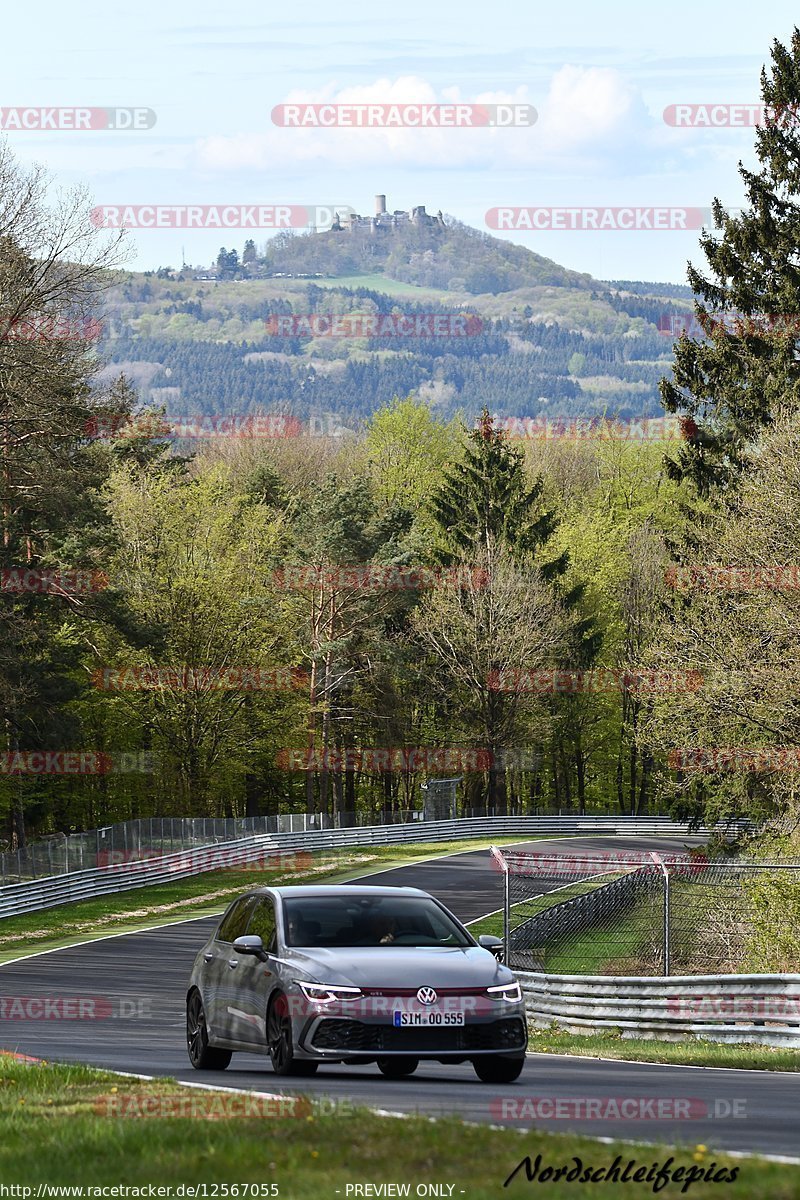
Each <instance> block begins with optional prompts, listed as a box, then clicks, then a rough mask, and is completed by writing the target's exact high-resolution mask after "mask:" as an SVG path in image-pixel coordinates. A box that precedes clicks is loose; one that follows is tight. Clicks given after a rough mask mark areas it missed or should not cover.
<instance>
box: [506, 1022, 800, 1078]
mask: <svg viewBox="0 0 800 1200" xmlns="http://www.w3.org/2000/svg"><path fill="white" fill-rule="evenodd" d="M528 1048H529V1049H530V1050H533V1051H535V1052H536V1053H538V1054H577V1055H579V1056H580V1057H581V1058H618V1059H623V1060H625V1061H628V1062H631V1061H633V1062H652V1063H672V1064H674V1065H676V1066H677V1065H680V1066H689V1067H739V1068H741V1069H744V1070H757V1071H800V1051H797V1050H793V1049H792V1048H791V1047H789V1046H758V1045H749V1044H747V1043H743V1042H741V1043H737V1044H735V1045H728V1044H725V1043H721V1042H707V1041H700V1040H697V1041H695V1040H692V1041H680V1042H660V1041H656V1040H655V1039H652V1040H651V1039H649V1038H627V1037H623V1036H622V1034H621V1033H617V1032H614V1031H612V1030H604V1031H603V1032H602V1033H592V1034H581V1033H569V1032H567V1030H565V1029H557V1028H555V1027H554V1026H551V1027H550V1028H548V1029H531V1030H530V1034H529V1038H528Z"/></svg>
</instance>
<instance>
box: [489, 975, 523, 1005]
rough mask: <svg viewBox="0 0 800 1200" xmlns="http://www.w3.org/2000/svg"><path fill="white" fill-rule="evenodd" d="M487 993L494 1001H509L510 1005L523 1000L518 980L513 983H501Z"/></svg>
mask: <svg viewBox="0 0 800 1200" xmlns="http://www.w3.org/2000/svg"><path fill="white" fill-rule="evenodd" d="M486 991H487V993H488V994H489V995H490V996H491V998H492V999H493V1000H508V1002H509V1003H510V1004H516V1003H518V1002H519V1001H520V1000H521V999H522V988H521V987H520V986H519V983H518V982H517V980H516V979H515V980H514V982H513V983H499V984H497V985H496V986H495V987H490V988H487V989H486Z"/></svg>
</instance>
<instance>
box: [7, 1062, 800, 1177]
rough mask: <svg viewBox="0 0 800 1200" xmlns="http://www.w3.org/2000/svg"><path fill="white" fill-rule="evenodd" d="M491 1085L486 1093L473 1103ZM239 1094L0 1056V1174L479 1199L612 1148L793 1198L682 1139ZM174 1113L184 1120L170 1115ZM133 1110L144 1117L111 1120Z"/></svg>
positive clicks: (772, 1170)
mask: <svg viewBox="0 0 800 1200" xmlns="http://www.w3.org/2000/svg"><path fill="white" fill-rule="evenodd" d="M392 1086H398V1088H405V1087H406V1085H404V1084H398V1085H392ZM493 1094H494V1089H488V1088H487V1090H486V1106H487V1112H490V1110H489V1108H488V1106H489V1100H490V1098H491V1096H492V1095H493ZM244 1099H245V1098H243V1097H242V1096H229V1097H225V1096H224V1095H223V1094H222V1093H219V1092H215V1093H209V1092H198V1091H196V1090H194V1089H186V1088H181V1087H180V1086H179V1085H178V1084H176V1083H175V1082H174V1081H172V1080H159V1081H156V1082H145V1081H141V1080H136V1079H124V1078H121V1077H119V1076H114V1075H112V1074H110V1073H108V1072H102V1071H95V1070H92V1069H90V1068H85V1067H66V1066H60V1065H35V1064H23V1063H20V1062H16V1061H15V1060H13V1059H11V1058H0V1135H1V1136H0V1179H2V1180H3V1182H4V1183H5V1184H6V1185H10V1184H11V1185H13V1184H16V1185H18V1186H19V1185H25V1186H26V1187H36V1185H38V1184H40V1183H42V1184H62V1185H81V1186H83V1187H87V1186H88V1187H92V1186H95V1187H96V1186H109V1185H110V1186H113V1185H118V1184H124V1185H128V1186H138V1187H141V1186H142V1185H144V1186H145V1188H146V1186H147V1185H148V1184H157V1185H162V1186H172V1187H175V1186H176V1185H178V1184H223V1183H225V1184H229V1185H232V1184H239V1185H242V1184H245V1183H248V1184H262V1185H263V1184H267V1185H270V1184H275V1185H276V1186H277V1193H276V1194H277V1195H279V1196H280V1197H281V1198H282V1200H322V1198H323V1197H331V1198H334V1197H335V1196H336V1194H337V1190H338V1192H339V1194H340V1195H341V1197H342V1200H345V1198H346V1192H345V1188H346V1185H347V1184H354V1183H361V1184H364V1183H371V1184H373V1185H374V1184H380V1183H408V1184H410V1185H411V1189H410V1194H411V1195H412V1196H413V1195H414V1194H415V1188H416V1185H418V1184H429V1183H439V1184H442V1183H444V1184H453V1185H454V1189H453V1193H452V1195H453V1197H458V1198H460V1196H461V1195H464V1196H465V1197H468V1198H469V1200H489V1198H495V1197H497V1196H499V1195H502V1194H503V1183H504V1181H505V1180H506V1179H507V1178H508V1177H509V1175H511V1173H512V1172H513V1171H514V1170H515V1168H516V1167H517V1166H518V1164H520V1162H521V1161H522V1160H523V1159H524V1157H525V1156H529V1157H530V1159H531V1161H532V1162H535V1160H536V1156H537V1155H541V1159H542V1161H541V1164H540V1165H541V1167H542V1168H544V1167H546V1166H548V1165H549V1166H553V1167H557V1166H560V1165H562V1164H563V1165H565V1166H568V1167H570V1168H571V1167H573V1166H574V1162H573V1161H572V1160H573V1158H574V1157H578V1158H580V1159H581V1162H582V1165H583V1166H584V1167H585V1166H587V1165H589V1164H591V1165H592V1166H593V1167H594V1168H595V1169H598V1168H600V1167H603V1166H606V1167H608V1166H610V1165H611V1163H612V1161H613V1160H614V1158H615V1157H616V1156H617V1155H619V1156H620V1157H621V1159H622V1166H623V1167H624V1165H625V1164H626V1163H628V1162H629V1161H630V1160H631V1159H633V1160H635V1162H636V1165H637V1166H640V1165H641V1166H646V1167H647V1168H648V1169H649V1168H650V1167H651V1165H652V1164H653V1163H656V1162H658V1163H665V1162H666V1161H667V1160H668V1159H669V1158H672V1159H673V1161H672V1164H671V1166H672V1169H673V1170H674V1169H675V1168H677V1167H683V1168H684V1170H686V1169H688V1168H690V1167H692V1166H698V1167H700V1168H702V1169H703V1170H704V1171H705V1170H707V1169H708V1168H710V1166H711V1163H712V1162H714V1163H716V1167H715V1170H716V1171H720V1170H725V1171H726V1172H728V1171H733V1170H736V1172H737V1176H738V1177H737V1178H736V1179H735V1182H733V1183H724V1184H721V1183H716V1184H715V1183H713V1182H708V1183H705V1182H698V1183H693V1184H692V1186H691V1190H690V1193H689V1194H690V1195H691V1196H692V1197H693V1198H699V1200H709V1198H710V1197H714V1198H715V1200H729V1198H732V1200H752V1198H753V1197H755V1196H769V1197H770V1200H797V1198H798V1197H800V1171H798V1170H797V1168H796V1167H793V1166H788V1165H785V1164H778V1163H769V1162H765V1161H764V1160H761V1159H758V1158H747V1159H739V1160H734V1159H731V1158H729V1157H728V1156H726V1155H724V1154H723V1155H717V1154H714V1153H712V1152H711V1151H710V1150H707V1149H706V1148H705V1147H702V1148H701V1147H697V1146H696V1145H693V1144H692V1143H690V1144H689V1145H688V1146H687V1147H684V1148H683V1149H680V1150H677V1151H674V1150H670V1149H668V1148H665V1147H652V1146H634V1145H631V1144H624V1143H620V1144H602V1143H599V1142H597V1141H594V1140H592V1139H591V1138H589V1137H584V1136H576V1135H573V1134H569V1133H565V1134H561V1133H559V1134H548V1133H544V1132H540V1131H537V1130H531V1129H526V1130H523V1131H520V1130H518V1129H496V1128H494V1129H493V1128H488V1127H485V1126H484V1127H481V1126H477V1125H470V1126H465V1125H464V1124H463V1123H462V1122H461V1121H460V1120H458V1119H455V1118H446V1119H443V1120H438V1121H431V1120H428V1119H424V1118H420V1117H410V1118H408V1119H403V1120H402V1121H401V1120H399V1119H396V1118H391V1117H380V1116H376V1115H375V1114H372V1113H370V1112H368V1111H366V1110H359V1109H356V1108H352V1107H349V1106H346V1107H342V1108H341V1109H340V1111H339V1112H335V1111H331V1109H332V1107H333V1102H328V1104H327V1105H326V1104H321V1105H315V1104H311V1103H310V1102H301V1103H300V1104H298V1105H297V1106H296V1107H294V1109H293V1115H291V1116H287V1115H283V1116H275V1115H260V1116H242V1115H241V1108H240V1107H239V1106H240V1105H241V1104H242V1103H243V1102H244ZM248 1100H249V1102H251V1103H253V1102H254V1101H253V1098H251V1097H250V1098H248ZM255 1103H256V1104H257V1103H259V1102H258V1101H257V1100H256V1101H255ZM264 1103H265V1109H266V1110H267V1112H269V1107H268V1105H269V1102H264ZM389 1103H390V1101H389ZM187 1106H188V1108H187ZM226 1106H228V1107H226ZM176 1111H178V1112H186V1111H189V1112H192V1113H194V1115H189V1116H183V1115H171V1114H172V1113H174V1112H176ZM272 1111H273V1113H274V1107H273V1108H272ZM142 1112H150V1113H151V1114H153V1115H151V1116H145V1117H142V1116H136V1115H124V1114H131V1113H133V1114H136V1113H142ZM284 1113H285V1110H284ZM115 1114H116V1115H115ZM159 1114H160V1115H159ZM206 1114H207V1115H206ZM643 1136H644V1137H646V1134H643ZM681 1186H682V1183H681V1182H675V1183H670V1184H668V1185H667V1186H666V1187H665V1188H664V1190H663V1192H661V1193H660V1194H661V1195H663V1196H665V1197H669V1196H676V1195H680V1194H681ZM545 1190H546V1193H547V1196H548V1197H553V1200H565V1198H566V1197H575V1196H578V1197H583V1196H596V1195H597V1194H598V1191H597V1185H596V1183H595V1184H593V1183H587V1184H581V1183H572V1182H558V1183H552V1182H551V1183H550V1184H549V1185H548V1187H547V1188H546V1189H545ZM514 1191H516V1193H517V1194H523V1195H525V1194H527V1195H531V1194H532V1192H531V1190H530V1187H529V1186H527V1184H526V1180H525V1173H524V1170H522V1171H520V1173H519V1174H517V1175H516V1177H515V1179H514V1180H513V1182H512V1183H511V1184H510V1185H509V1194H512V1195H513V1194H514ZM145 1194H146V1193H145ZM208 1194H209V1195H210V1194H211V1193H210V1192H209V1193H208ZM224 1194H225V1193H224V1192H222V1191H221V1190H220V1191H219V1192H218V1195H224ZM228 1194H229V1195H236V1193H235V1192H229V1193H228ZM260 1194H264V1193H263V1192H262V1193H260ZM536 1194H538V1189H537V1193H536ZM239 1195H240V1196H241V1195H242V1193H241V1191H239ZM602 1195H603V1196H604V1197H608V1198H609V1200H622V1198H623V1197H626V1198H633V1200H636V1198H637V1197H644V1196H652V1195H653V1185H652V1183H650V1184H648V1183H624V1184H623V1183H611V1184H604V1185H603V1188H602ZM351 1196H352V1192H351Z"/></svg>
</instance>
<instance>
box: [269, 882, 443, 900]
mask: <svg viewBox="0 0 800 1200" xmlns="http://www.w3.org/2000/svg"><path fill="white" fill-rule="evenodd" d="M257 890H258V892H259V893H260V894H262V895H273V896H280V897H281V898H283V899H286V900H293V899H299V898H300V897H302V896H309V897H316V898H321V897H323V896H353V897H355V896H397V895H398V894H399V895H404V896H425V897H426V898H429V893H428V892H425V891H423V890H422V888H414V887H377V886H374V885H373V886H364V887H362V886H361V885H359V884H350V883H347V884H344V883H339V884H334V883H329V884H327V885H326V884H324V883H318V884H314V883H308V884H293V885H292V886H290V887H263V888H258V889H257Z"/></svg>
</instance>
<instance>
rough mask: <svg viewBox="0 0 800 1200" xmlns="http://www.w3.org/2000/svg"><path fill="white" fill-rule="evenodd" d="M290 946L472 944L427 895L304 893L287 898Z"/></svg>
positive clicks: (286, 920)
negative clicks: (319, 894) (315, 894)
mask: <svg viewBox="0 0 800 1200" xmlns="http://www.w3.org/2000/svg"><path fill="white" fill-rule="evenodd" d="M283 913H284V922H283V924H284V935H285V939H286V945H287V946H310V947H315V946H375V947H381V948H383V947H386V948H391V947H392V946H472V945H474V943H473V942H472V941H471V939H470V938H468V937H467V936H466V935H465V934H464V932H463V931H462V930H461V929H459V927H458V925H456V923H455V921H454V920H453V919H452V918H451V917H450V916H448V914H447V913H446V912H444V911H443V909H441V908H440V907H439V905H438V904H436V903H435V901H433V900H430V899H428V898H427V897H425V896H359V895H353V896H303V897H297V898H292V899H285V900H284V902H283Z"/></svg>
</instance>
